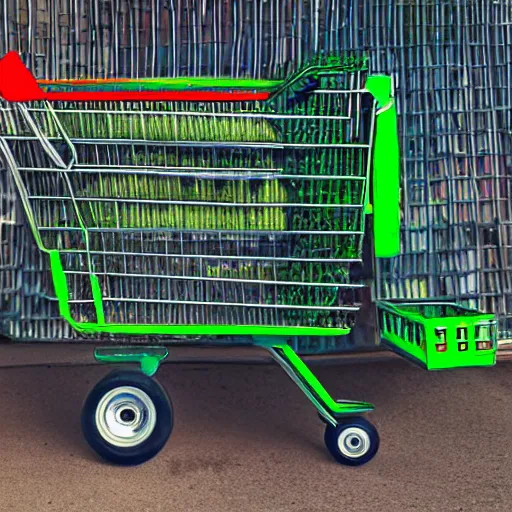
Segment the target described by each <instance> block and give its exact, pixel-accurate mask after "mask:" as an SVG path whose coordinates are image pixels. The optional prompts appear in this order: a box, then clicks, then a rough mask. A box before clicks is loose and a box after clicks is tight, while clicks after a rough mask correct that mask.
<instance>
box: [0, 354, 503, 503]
mask: <svg viewBox="0 0 512 512" xmlns="http://www.w3.org/2000/svg"><path fill="white" fill-rule="evenodd" d="M1 353H2V351H1V350H0V354H1ZM4 354H6V355H8V354H7V352H5V351H4ZM84 354H85V353H84ZM9 357H10V359H9ZM9 357H7V364H8V365H9V362H10V363H11V366H12V367H4V368H1V369H0V389H1V392H0V411H1V421H0V425H1V426H0V428H1V431H2V437H1V444H0V447H1V450H0V470H1V476H0V510H1V511H3V510H5V511H8V510H9V511H29V510H30V511H40V510H43V511H46V510H48V511H65V512H72V511H85V510H86V511H88V512H95V511H102V512H104V511H106V510H108V511H114V510H123V512H132V511H133V512H135V511H137V512H144V511H151V512H153V511H165V512H171V511H172V512H195V511H198V512H200V511H205V512H206V511H208V512H216V511H236V512H252V511H264V512H267V511H268V512H270V511H272V512H274V511H275V512H285V511H294V512H299V511H300V512H315V511H339V510H345V511H348V512H352V511H355V512H357V511H365V512H366V511H378V512H387V511H389V512H402V511H422V512H423V511H442V512H449V511H475V512H487V511H494V510H498V511H509V510H510V509H511V507H512V479H511V478H510V475H511V474H512V364H510V363H508V362H506V363H500V364H498V366H497V367H495V368H493V369H478V370H458V371H452V372H442V373H427V372H425V371H423V370H421V369H417V368H416V367H413V366H411V365H409V364H408V363H406V362H403V361H402V360H399V359H397V358H391V359H382V360H380V361H367V362H356V363H354V362H351V364H344V363H343V362H342V361H340V362H338V363H336V364H331V365H322V366H318V367H316V372H317V373H318V376H319V377H320V379H321V380H322V381H323V382H324V384H325V385H326V387H327V388H328V389H329V390H330V391H331V392H332V393H333V394H334V395H335V396H337V397H343V398H349V399H362V400H368V401H371V402H373V403H375V405H376V406H377V410H376V412H375V413H373V414H372V415H371V419H372V421H373V422H374V423H375V425H376V426H377V427H378V429H379V432H380V436H381V449H380V451H379V453H378V455H377V457H376V458H375V459H374V460H373V461H372V462H371V463H370V464H368V465H366V466H363V467H359V468H347V467H343V466H339V465H337V464H336V463H334V462H333V460H331V458H330V456H329V454H328V453H327V451H326V450H325V448H324V445H323V428H324V427H323V425H322V423H321V422H320V421H319V420H318V418H317V416H316V413H315V411H314V409H313V408H312V407H311V406H310V405H309V403H308V402H307V401H306V399H305V398H304V397H303V396H302V394H301V393H300V391H299V390H298V389H296V388H295V387H294V385H293V384H292V382H291V381H290V380H289V379H288V378H287V376H286V375H285V374H284V372H283V371H281V370H280V368H278V367H277V366H273V365H266V364H198V363H190V362H189V363H188V364H177V363H171V364H166V365H163V366H162V368H161V369H160V371H159V375H158V379H159V381H160V382H161V383H162V384H163V385H164V386H165V387H166V389H167V390H168V391H169V393H170V394H171V397H172V400H173V403H174V409H175V413H176V423H175V428H174V432H173V434H172V436H171V439H170V441H169V443H168V444H167V446H166V447H165V449H164V450H163V452H162V453H161V454H160V455H159V456H158V457H157V458H155V459H153V460H152V461H150V462H148V463H147V464H145V465H143V466H140V467H136V468H121V467H113V466H109V465H107V464H105V463H103V462H101V461H100V460H98V459H97V458H96V456H95V455H94V454H93V453H92V452H91V451H90V450H89V449H88V446H87V445H86V443H85V441H84V440H83V439H82V436H81V432H80V421H79V416H80V409H81V405H82V401H83V399H84V397H85V396H86V394H87V392H88V391H89V389H90V388H91V387H92V386H93V385H94V384H95V382H96V381H98V380H99V379H100V378H101V377H102V376H103V375H105V374H106V373H107V372H108V371H109V369H108V368H105V367H102V366H98V365H89V366H88V365H84V364H82V365H79V366H55V365H54V364H53V363H54V362H61V363H62V362H67V363H70V362H71V361H67V360H66V357H61V358H59V357H58V350H57V352H54V356H53V359H54V360H55V361H50V362H48V358H47V359H46V360H45V359H44V358H42V362H43V363H45V365H44V366H34V367H17V366H16V365H18V364H20V362H21V361H22V360H23V349H21V348H20V349H19V350H18V352H17V353H16V354H15V355H12V353H11V355H10V356H9ZM25 359H26V360H27V359H28V360H30V361H31V362H32V363H34V358H33V357H32V358H30V357H28V355H27V353H25ZM50 359H52V358H51V357H50ZM79 359H80V358H79ZM3 361H4V363H5V362H6V360H5V359H4V360H3ZM80 362H81V363H87V362H88V361H87V358H85V356H84V359H83V360H80ZM255 362H256V361H255Z"/></svg>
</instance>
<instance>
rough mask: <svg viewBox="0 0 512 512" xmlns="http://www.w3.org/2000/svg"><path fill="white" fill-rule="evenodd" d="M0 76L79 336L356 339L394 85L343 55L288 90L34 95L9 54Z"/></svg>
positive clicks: (11, 146) (17, 149) (35, 217)
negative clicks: (357, 271)
mask: <svg viewBox="0 0 512 512" xmlns="http://www.w3.org/2000/svg"><path fill="white" fill-rule="evenodd" d="M3 66H4V68H3V69H4V71H5V69H7V67H8V68H9V70H11V71H12V72H13V73H17V74H18V75H17V76H19V77H20V80H19V81H16V86H13V85H9V84H7V83H4V84H3V88H2V91H1V92H2V95H3V97H4V98H5V99H7V100H11V102H9V103H7V104H6V108H5V109H3V111H2V116H0V122H1V124H0V133H1V137H0V143H1V145H2V149H3V153H4V156H5V159H6V161H7V162H8V165H9V169H10V171H11V173H12V176H13V178H14V181H15V183H16V185H17V188H18V192H19V194H20V196H21V199H22V202H23V205H24V210H25V213H26V216H27V219H28V221H29V224H30V227H31V228H32V231H33V234H34V236H35V239H36V242H37V244H38V246H39V248H40V249H41V250H42V251H44V252H47V253H49V255H50V262H51V272H52V277H53V283H54V287H55V291H56V295H57V297H58V300H59V307H60V313H61V314H62V316H63V317H65V318H66V319H67V320H68V321H69V323H70V324H71V325H72V326H73V327H74V328H75V329H77V330H79V331H81V332H90V333H97V332H106V333H119V334H123V333H124V334H142V335H147V334H172V335H176V334H178V335H179V334H193V335H201V334H233V335H241V334H250V335H258V334H286V335H313V334H316V335H328V334H332V335H340V334H346V333H348V332H349V330H350V328H351V327H352V325H353V322H354V314H355V313H356V312H357V311H358V309H359V308H360V305H361V299H360V293H359V292H360V290H361V288H362V287H363V286H364V285H363V284H362V283H361V282H357V281H355V280H354V279H353V276H352V274H351V268H352V266H353V265H355V264H357V263H359V262H360V261H361V249H362V240H363V235H364V226H365V223H364V219H365V213H366V211H367V210H368V208H369V199H370V193H369V187H368V180H369V176H370V170H371V161H372V159H371V158H370V157H371V156H372V149H373V150H374V152H375V155H377V154H378V153H379V151H380V152H382V147H381V145H380V146H378V147H377V146H376V147H375V148H373V147H372V142H373V132H374V120H375V114H376V101H375V99H374V98H377V102H382V104H383V105H384V107H383V108H382V109H381V110H382V112H383V113H384V112H385V111H386V110H387V109H389V105H387V104H386V103H387V100H386V96H387V95H389V93H390V90H391V89H390V86H389V84H390V80H389V78H387V77H375V76H373V77H367V73H366V66H365V61H364V60H361V61H355V60H353V61H351V62H348V63H347V61H343V60H340V59H334V60H333V59H329V60H324V61H322V62H320V63H315V64H310V65H308V66H305V67H304V68H303V69H301V70H300V71H299V72H297V73H296V74H294V75H292V76H291V77H290V78H289V79H288V80H286V81H269V80H262V81H258V80H234V81H233V80H210V79H201V78H196V79H187V80H185V79H168V80H165V79H158V80H139V81H122V80H115V81H108V80H103V81H101V80H100V81H52V82H49V81H41V82H39V83H37V82H36V81H35V79H33V77H32V76H31V75H30V73H28V71H27V70H26V68H24V66H22V63H21V61H19V58H18V57H17V56H16V55H13V54H9V55H8V56H6V57H5V58H4V60H3ZM4 75H5V73H4ZM11 83H12V82H11ZM20 84H25V85H23V86H21V85H20ZM383 85H384V87H383ZM139 98H142V99H145V100H147V101H140V100H139V101H137V99H139ZM27 99H37V100H40V101H32V102H30V103H26V100H27ZM95 99H99V100H100V101H93V100H95ZM156 99H158V101H155V100H156ZM162 99H163V100H165V101H161V100H162ZM119 100H122V101H119ZM20 101H22V102H20ZM382 119H385V116H384V115H383V116H382ZM381 132H382V130H381ZM395 133H396V128H395ZM379 147H381V149H380V150H379ZM375 155H374V156H375ZM381 160H382V158H381ZM397 176H398V175H397ZM388 181H389V177H388V178H387V182H388ZM375 182H376V183H377V175H376V176H375ZM380 188H382V189H383V190H384V189H386V188H388V189H389V187H384V185H383V183H382V180H381V184H380ZM395 188H396V189H397V187H395ZM396 193H398V192H397V190H396V191H395V194H396ZM391 195H392V196H394V194H393V193H392V194H391ZM379 197H382V194H380V195H379V194H374V198H373V201H374V203H376V202H377V200H378V198H379ZM397 208H398V205H395V213H396V215H395V217H396V219H398V209H397ZM382 211H383V212H387V209H385V208H383V209H382ZM386 215H387V213H384V214H383V215H382V216H381V217H379V219H381V218H382V219H384V221H386ZM387 220H388V221H389V217H388V218H387ZM375 222H376V225H378V220H377V216H376V221H375ZM381 223H382V221H381ZM384 224H385V222H384ZM396 232H397V233H398V227H397V229H396ZM378 236H379V237H380V238H385V244H380V243H377V246H378V247H380V246H381V245H382V247H383V248H382V251H386V250H387V248H386V247H384V246H387V245H388V244H389V239H388V238H387V237H385V236H384V237H382V228H381V229H379V235H378ZM377 242H378V241H377ZM395 245H396V247H398V242H397V243H396V244H395Z"/></svg>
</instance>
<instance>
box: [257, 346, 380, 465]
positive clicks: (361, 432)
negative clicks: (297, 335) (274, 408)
mask: <svg viewBox="0 0 512 512" xmlns="http://www.w3.org/2000/svg"><path fill="white" fill-rule="evenodd" d="M255 342H256V344H257V345H258V346H260V347H263V348H265V349H267V350H268V351H269V352H270V354H271V355H272V357H273V358H274V359H275V360H276V361H277V362H278V363H279V364H280V366H281V367H282V368H283V369H284V370H285V372H286V373H287V374H288V375H289V376H290V378H291V379H292V380H293V381H294V382H295V383H296V384H297V385H298V386H299V388H300V389H301V390H302V391H303V392H304V394H305V395H306V396H307V397H308V399H309V400H310V401H311V403H312V404H313V405H314V406H315V407H316V409H317V411H318V413H319V414H320V416H321V417H322V418H323V419H324V420H325V422H326V423H327V425H326V430H325V436H324V440H325V444H326V446H327V449H328V450H329V452H330V453H331V455H332V456H333V457H334V458H335V459H336V461H337V462H339V463H340V464H344V465H349V466H359V465H362V464H365V463H366V462H368V461H369V460H371V459H372V458H373V457H374V456H375V454H376V453H377V450H378V448H379V435H378V433H377V430H376V429H375V427H374V426H373V425H372V424H371V423H370V422H369V421H367V420H366V419H364V418H358V417H355V418H354V416H358V415H359V414H362V413H365V412H369V411H372V410H373V409H374V406H373V405H372V404H370V403H367V402H353V401H349V400H338V401H336V400H334V399H333V398H332V397H331V395H330V394H329V392H328V391H327V390H326V389H325V388H324V387H323V386H322V384H321V383H320V381H319V380H318V379H317V378H316V377H315V375H314V374H313V372H312V371H311V370H310V369H309V368H308V367H307V366H306V364H305V363H304V362H303V361H302V359H301V358H300V357H299V356H298V355H297V354H296V353H295V352H294V350H293V349H292V348H291V347H290V346H289V345H288V344H286V343H283V342H282V341H278V342H276V341H275V340H263V339H257V340H255Z"/></svg>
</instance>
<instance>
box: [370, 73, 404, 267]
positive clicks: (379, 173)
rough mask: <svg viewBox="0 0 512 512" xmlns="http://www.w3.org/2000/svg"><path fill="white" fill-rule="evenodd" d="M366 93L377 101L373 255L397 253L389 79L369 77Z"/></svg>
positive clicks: (396, 169) (396, 150)
mask: <svg viewBox="0 0 512 512" xmlns="http://www.w3.org/2000/svg"><path fill="white" fill-rule="evenodd" d="M366 90H367V91H368V92H369V93H371V94H372V96H373V97H374V98H375V100H376V102H377V112H376V130H375V139H374V146H373V180H372V182H373V237H374V244H375V256H376V257H377V258H392V257H394V256H398V255H399V254H400V146H399V143H398V126H397V113H396V105H395V99H394V94H393V84H392V79H391V77H390V76H385V75H373V76H369V77H368V79H367V81H366Z"/></svg>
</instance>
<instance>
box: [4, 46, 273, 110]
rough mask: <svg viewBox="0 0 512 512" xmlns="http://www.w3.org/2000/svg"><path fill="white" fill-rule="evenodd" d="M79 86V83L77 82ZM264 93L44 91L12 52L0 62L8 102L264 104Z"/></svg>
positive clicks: (265, 96) (267, 94)
mask: <svg viewBox="0 0 512 512" xmlns="http://www.w3.org/2000/svg"><path fill="white" fill-rule="evenodd" d="M77 83H79V81H77ZM269 96H270V94H269V93H268V92H248V91H234V92H229V91H223V92H213V91H113V92H101V91H100V92H46V91H44V90H43V89H41V87H40V85H39V83H38V82H37V80H36V79H35V78H34V75H32V73H31V72H30V71H29V70H28V69H27V68H26V66H25V64H23V61H22V60H21V58H20V56H19V55H18V54H17V53H16V52H9V53H7V54H6V55H5V57H4V58H3V59H0V97H3V98H4V99H5V100H7V101H10V102H25V101H37V100H48V101H200V102H203V101H234V102H236V101H264V100H266V99H268V97H269Z"/></svg>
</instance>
